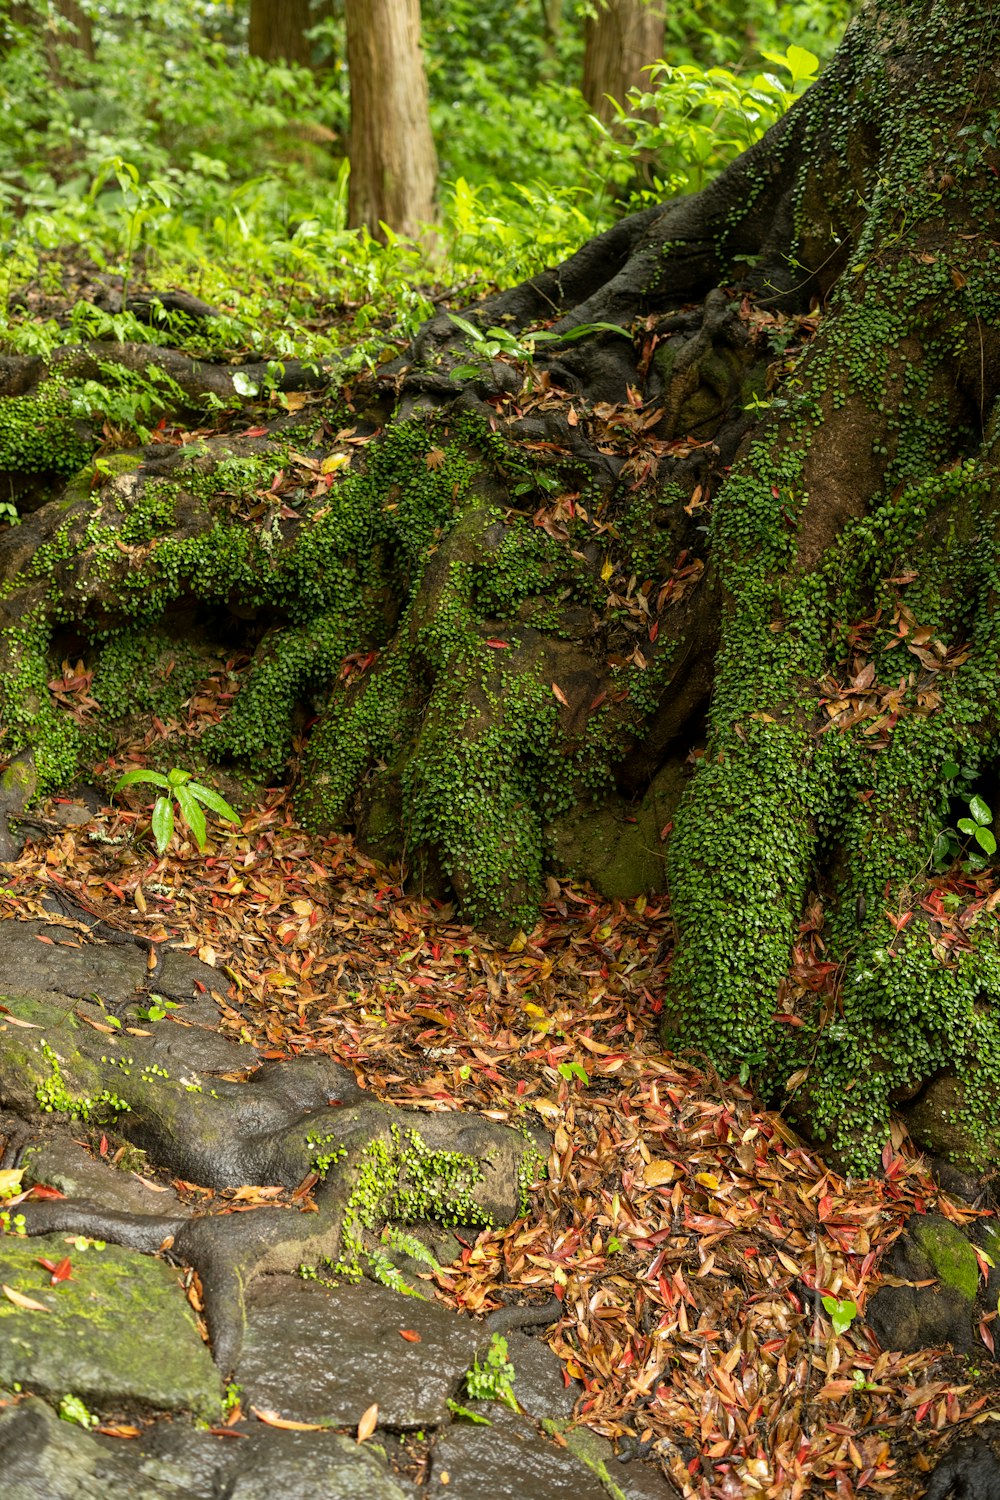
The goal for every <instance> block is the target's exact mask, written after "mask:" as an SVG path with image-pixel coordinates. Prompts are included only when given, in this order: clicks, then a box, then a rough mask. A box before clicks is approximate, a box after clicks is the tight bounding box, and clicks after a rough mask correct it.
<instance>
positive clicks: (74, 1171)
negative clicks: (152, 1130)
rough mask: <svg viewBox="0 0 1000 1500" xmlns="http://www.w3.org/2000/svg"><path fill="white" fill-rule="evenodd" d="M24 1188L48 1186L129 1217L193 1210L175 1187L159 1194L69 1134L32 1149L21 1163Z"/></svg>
mask: <svg viewBox="0 0 1000 1500" xmlns="http://www.w3.org/2000/svg"><path fill="white" fill-rule="evenodd" d="M18 1165H19V1166H21V1167H22V1168H23V1169H24V1180H23V1185H24V1186H25V1187H31V1186H32V1185H33V1184H34V1183H36V1182H41V1183H47V1184H48V1186H49V1187H54V1188H57V1189H58V1190H59V1192H60V1193H64V1194H65V1196H66V1197H67V1198H84V1199H86V1201H87V1202H88V1203H93V1204H95V1205H96V1206H97V1207H98V1208H110V1209H111V1210H112V1211H113V1212H115V1213H127V1214H187V1213H189V1212H190V1210H189V1209H188V1208H187V1207H186V1206H185V1205H184V1204H183V1203H182V1202H181V1200H180V1198H178V1196H177V1194H176V1193H175V1192H174V1191H173V1189H172V1188H168V1189H167V1190H166V1191H165V1192H162V1193H158V1192H156V1191H155V1190H154V1189H153V1188H149V1187H146V1185H145V1183H143V1182H140V1181H139V1179H138V1177H136V1176H135V1175H134V1174H133V1173H131V1172H120V1171H118V1170H117V1168H115V1167H112V1166H110V1165H109V1164H108V1163H107V1162H104V1161H99V1160H97V1159H96V1158H95V1157H93V1156H91V1154H90V1152H89V1151H88V1150H87V1149H86V1147H85V1146H82V1145H80V1143H79V1142H78V1141H74V1140H70V1139H69V1137H68V1136H65V1135H51V1136H46V1137H44V1138H43V1139H42V1140H40V1141H39V1142H38V1143H37V1144H36V1145H31V1146H28V1147H27V1149H26V1150H25V1151H24V1152H23V1153H22V1156H21V1160H20V1162H19V1163H18Z"/></svg>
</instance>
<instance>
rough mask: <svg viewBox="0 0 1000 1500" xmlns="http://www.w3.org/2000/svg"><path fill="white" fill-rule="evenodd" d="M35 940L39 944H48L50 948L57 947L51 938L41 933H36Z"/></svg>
mask: <svg viewBox="0 0 1000 1500" xmlns="http://www.w3.org/2000/svg"><path fill="white" fill-rule="evenodd" d="M35 939H36V941H37V942H39V943H46V944H47V945H48V947H50V948H54V947H55V943H54V942H53V941H52V939H51V938H50V937H43V935H42V934H41V933H40V932H36V933H35Z"/></svg>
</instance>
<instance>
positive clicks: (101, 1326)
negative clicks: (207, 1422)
mask: <svg viewBox="0 0 1000 1500" xmlns="http://www.w3.org/2000/svg"><path fill="white" fill-rule="evenodd" d="M68 1238H70V1237H68V1236H65V1235H58V1234H53V1235H46V1236H43V1237H39V1238H35V1239H19V1238H17V1237H14V1236H6V1237H4V1238H3V1239H0V1283H3V1284H4V1285H5V1286H7V1287H10V1288H12V1289H13V1290H14V1291H15V1292H17V1293H19V1294H21V1295H24V1296H27V1297H30V1298H31V1299H32V1300H34V1301H36V1302H39V1303H41V1304H42V1305H43V1306H44V1307H45V1308H47V1309H48V1311H47V1312H36V1311H32V1310H30V1309H26V1308H23V1307H17V1306H15V1305H14V1303H13V1302H11V1301H10V1300H9V1299H8V1298H7V1297H6V1296H0V1384H2V1385H4V1386H7V1387H10V1386H12V1385H13V1384H15V1382H17V1383H20V1384H21V1385H23V1386H26V1387H28V1388H29V1389H31V1390H34V1391H37V1392H40V1393H41V1394H43V1395H46V1396H51V1397H53V1398H54V1399H55V1400H57V1401H58V1400H59V1399H60V1398H61V1397H62V1396H64V1395H67V1394H72V1395H74V1396H79V1397H80V1398H81V1399H82V1400H83V1401H85V1402H86V1403H88V1404H94V1405H99V1406H100V1407H101V1408H102V1409H103V1410H109V1409H110V1410H115V1409H117V1408H120V1407H122V1406H129V1405H132V1404H139V1405H145V1406H153V1407H159V1408H161V1409H165V1410H180V1411H184V1410H188V1411H192V1412H194V1413H196V1414H197V1415H198V1416H201V1417H206V1418H218V1416H219V1413H220V1409H221V1407H220V1400H221V1394H220V1383H219V1376H218V1372H217V1371H216V1369H215V1366H214V1365H213V1363H212V1359H211V1356H210V1354H209V1352H208V1349H207V1348H206V1346H205V1344H204V1343H203V1342H202V1339H201V1336H200V1334H199V1332H198V1325H197V1323H196V1321H195V1317H194V1313H193V1311H192V1309H191V1307H190V1305H189V1304H188V1301H187V1298H186V1296H185V1295H184V1291H183V1289H182V1288H181V1285H180V1276H179V1273H178V1272H177V1271H175V1270H173V1269H172V1268H171V1267H170V1266H167V1265H164V1264H163V1262H162V1261H158V1260H154V1259H152V1258H151V1257H149V1256H144V1255H139V1254H136V1253H135V1252H133V1251H130V1250H121V1249H119V1248H117V1247H116V1246H112V1245H108V1246H107V1247H106V1248H105V1249H104V1250H98V1249H96V1248H95V1247H93V1246H90V1247H88V1248H86V1249H82V1250H77V1249H75V1248H74V1246H73V1245H72V1243H67V1239H68ZM66 1256H68V1257H69V1259H70V1263H71V1266H72V1275H71V1278H70V1279H69V1280H67V1281H62V1282H59V1283H58V1284H57V1285H55V1286H53V1285H50V1277H49V1274H48V1273H47V1272H46V1271H45V1270H44V1269H43V1268H42V1267H41V1266H40V1265H39V1263H38V1262H39V1259H40V1258H44V1259H48V1260H51V1261H53V1262H55V1263H58V1262H59V1261H61V1260H62V1259H63V1258H64V1257H66Z"/></svg>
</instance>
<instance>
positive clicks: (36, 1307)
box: [0, 1282, 52, 1312]
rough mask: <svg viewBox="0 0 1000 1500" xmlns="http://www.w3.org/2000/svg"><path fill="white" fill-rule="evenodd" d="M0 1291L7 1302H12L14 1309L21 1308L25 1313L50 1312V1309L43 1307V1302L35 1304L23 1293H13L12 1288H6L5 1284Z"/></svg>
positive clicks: (0, 1287) (32, 1299)
mask: <svg viewBox="0 0 1000 1500" xmlns="http://www.w3.org/2000/svg"><path fill="white" fill-rule="evenodd" d="M0 1291H2V1292H3V1294H4V1296H5V1297H6V1298H7V1301H8V1302H13V1304H14V1306H15V1307H23V1308H24V1309H25V1311H26V1312H51V1311H52V1309H51V1308H50V1307H46V1306H45V1303H44V1302H36V1301H35V1299H34V1298H33V1297H26V1296H25V1295H24V1293H23V1292H15V1290H14V1288H13V1287H11V1286H8V1285H7V1284H6V1282H4V1283H3V1285H2V1286H0Z"/></svg>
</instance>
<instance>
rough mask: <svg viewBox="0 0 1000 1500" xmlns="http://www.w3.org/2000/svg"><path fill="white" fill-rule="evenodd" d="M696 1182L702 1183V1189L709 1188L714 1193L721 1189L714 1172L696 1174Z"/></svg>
mask: <svg viewBox="0 0 1000 1500" xmlns="http://www.w3.org/2000/svg"><path fill="white" fill-rule="evenodd" d="M694 1180H695V1182H697V1183H700V1184H701V1186H702V1187H704V1188H708V1189H709V1190H710V1191H711V1192H713V1193H714V1192H715V1191H716V1190H717V1189H718V1187H719V1179H718V1178H717V1177H716V1175H715V1173H714V1172H698V1173H696V1174H695V1179H694Z"/></svg>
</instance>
